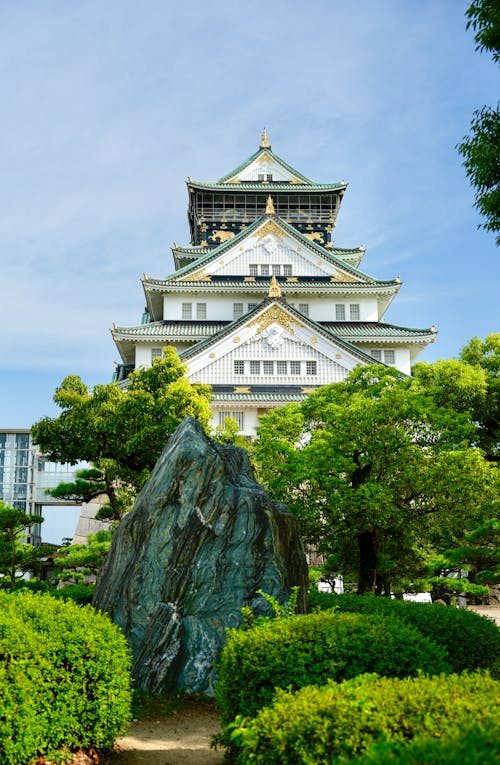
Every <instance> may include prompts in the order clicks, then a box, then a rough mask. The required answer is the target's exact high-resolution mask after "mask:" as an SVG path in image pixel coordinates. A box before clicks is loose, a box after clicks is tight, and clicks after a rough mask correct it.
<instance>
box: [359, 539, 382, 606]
mask: <svg viewBox="0 0 500 765" xmlns="http://www.w3.org/2000/svg"><path fill="white" fill-rule="evenodd" d="M358 548H359V571H358V595H365V594H366V593H367V592H375V585H376V579H377V562H378V558H377V549H376V543H375V532H373V531H363V533H362V534H358Z"/></svg>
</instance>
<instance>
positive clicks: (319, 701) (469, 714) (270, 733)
mask: <svg viewBox="0 0 500 765" xmlns="http://www.w3.org/2000/svg"><path fill="white" fill-rule="evenodd" d="M499 703H500V684H499V683H498V682H497V681H495V680H493V679H492V678H491V677H490V676H489V675H488V674H484V673H480V672H478V673H471V674H463V675H441V676H437V677H424V676H420V677H417V678H406V679H398V678H384V677H378V676H376V675H362V676H359V677H357V678H354V679H352V680H347V681H345V682H344V683H340V684H337V683H333V682H330V683H329V684H328V685H326V686H323V687H315V686H310V687H307V688H303V689H301V690H299V691H297V692H296V693H290V692H288V691H278V692H277V694H276V699H275V701H274V703H273V705H272V706H269V707H265V708H263V709H261V710H260V712H259V713H258V714H257V715H256V717H254V718H253V719H250V718H241V717H238V718H237V719H236V720H235V721H234V722H233V723H231V724H230V725H229V728H228V733H229V736H230V737H231V742H232V745H233V747H234V748H233V750H232V753H233V759H235V760H236V762H238V763H239V764H240V765H246V763H252V765H259V764H260V765H283V763H286V765H299V763H300V764H303V763H307V765H336V764H337V763H339V764H340V763H341V762H342V763H345V762H346V761H348V762H349V761H351V760H352V759H353V758H355V757H359V756H360V755H363V754H364V753H367V756H369V754H370V749H372V748H373V747H374V745H376V744H377V745H380V744H383V745H388V744H389V745H390V744H404V745H408V743H409V742H411V741H412V740H413V739H415V740H416V741H417V740H423V739H436V738H440V737H446V738H452V739H459V738H461V737H462V734H463V731H464V730H465V729H467V728H468V727H470V725H471V724H474V725H475V726H476V728H477V730H478V731H479V732H481V734H482V732H487V731H489V732H494V731H496V733H497V735H498V733H500V728H499V722H498V705H499ZM372 751H373V749H372ZM375 751H376V750H375ZM379 751H380V750H379ZM362 762H363V761H362ZM368 762H370V761H369V760H368ZM376 762H377V763H379V762H380V763H382V762H384V763H385V762H387V760H384V759H383V758H382V759H380V760H378V761H376ZM388 762H390V760H388ZM402 762H404V760H403V761H402ZM410 762H411V760H410ZM424 762H425V763H426V765H427V763H428V760H426V759H423V760H420V763H424ZM463 762H466V763H468V765H469V758H468V757H466V758H465V759H464V760H463ZM353 765H354V763H353ZM363 765H365V763H363Z"/></svg>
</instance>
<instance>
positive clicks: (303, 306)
mask: <svg viewBox="0 0 500 765" xmlns="http://www.w3.org/2000/svg"><path fill="white" fill-rule="evenodd" d="M299 311H300V313H301V314H302V315H303V316H309V303H299Z"/></svg>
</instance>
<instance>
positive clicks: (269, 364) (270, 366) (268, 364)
mask: <svg viewBox="0 0 500 765" xmlns="http://www.w3.org/2000/svg"><path fill="white" fill-rule="evenodd" d="M262 366H263V367H264V374H265V375H272V374H274V362H273V361H263V362H262Z"/></svg>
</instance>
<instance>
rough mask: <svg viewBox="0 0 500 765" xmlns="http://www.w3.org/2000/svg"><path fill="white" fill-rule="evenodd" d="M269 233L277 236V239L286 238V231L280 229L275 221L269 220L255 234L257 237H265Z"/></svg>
mask: <svg viewBox="0 0 500 765" xmlns="http://www.w3.org/2000/svg"><path fill="white" fill-rule="evenodd" d="M268 234H272V235H273V236H275V237H276V239H284V238H285V232H284V231H282V230H281V229H280V227H279V226H278V225H277V224H276V223H275V222H274V221H273V220H268V221H267V222H266V223H264V225H263V226H262V228H261V229H259V230H258V231H257V233H256V234H255V238H256V239H263V238H264V237H265V236H267V235H268Z"/></svg>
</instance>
